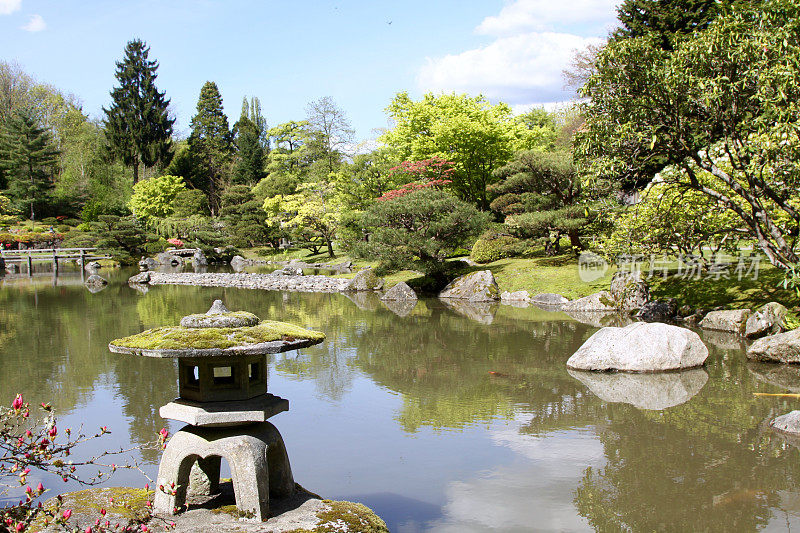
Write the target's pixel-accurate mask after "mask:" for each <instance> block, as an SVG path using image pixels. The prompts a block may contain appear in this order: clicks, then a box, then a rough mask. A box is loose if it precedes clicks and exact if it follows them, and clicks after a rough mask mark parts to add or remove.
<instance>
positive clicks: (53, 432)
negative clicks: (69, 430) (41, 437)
mask: <svg viewBox="0 0 800 533" xmlns="http://www.w3.org/2000/svg"><path fill="white" fill-rule="evenodd" d="M47 434H48V435H50V438H51V439H52V438H53V437H55V436H56V435H58V428H57V427H56V426H53V427H51V428H50V431H48V432H47Z"/></svg>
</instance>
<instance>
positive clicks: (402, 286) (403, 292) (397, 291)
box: [381, 281, 417, 301]
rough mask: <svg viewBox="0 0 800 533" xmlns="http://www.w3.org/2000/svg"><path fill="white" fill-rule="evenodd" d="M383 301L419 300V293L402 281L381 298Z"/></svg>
mask: <svg viewBox="0 0 800 533" xmlns="http://www.w3.org/2000/svg"><path fill="white" fill-rule="evenodd" d="M381 300H383V301H387V300H397V301H405V300H414V301H416V300H417V293H415V292H414V289H412V288H411V287H409V286H408V285H407V284H406V283H405V282H404V281H401V282H400V283H398V284H397V285H395V286H394V287H392V288H391V289H389V290H388V291H386V294H384V295H383V296H381Z"/></svg>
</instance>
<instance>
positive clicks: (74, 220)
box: [61, 218, 81, 227]
mask: <svg viewBox="0 0 800 533" xmlns="http://www.w3.org/2000/svg"><path fill="white" fill-rule="evenodd" d="M61 223H62V224H66V225H67V226H72V227H75V226H77V225H78V224H80V223H81V221H80V220H78V219H77V218H68V219H66V220H63V221H62V222H61Z"/></svg>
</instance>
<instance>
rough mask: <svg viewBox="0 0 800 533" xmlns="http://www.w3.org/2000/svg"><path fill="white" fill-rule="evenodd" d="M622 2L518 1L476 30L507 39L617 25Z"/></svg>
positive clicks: (488, 19)
mask: <svg viewBox="0 0 800 533" xmlns="http://www.w3.org/2000/svg"><path fill="white" fill-rule="evenodd" d="M618 3H619V0H571V1H570V2H554V1H553V0H515V1H513V2H511V3H508V4H507V5H506V6H505V7H504V8H503V9H502V10H500V13H499V14H498V15H497V16H493V17H486V18H485V19H483V22H481V23H480V25H479V26H478V27H477V28H476V29H475V31H476V33H479V34H482V35H497V36H507V35H514V34H516V33H519V32H521V31H524V32H529V31H537V32H538V31H544V30H547V29H550V28H553V27H554V26H563V25H570V24H582V23H591V24H592V26H594V27H598V26H600V27H602V26H605V25H608V24H612V23H613V22H614V19H615V17H616V10H615V9H614V8H615V7H616V5H617V4H618Z"/></svg>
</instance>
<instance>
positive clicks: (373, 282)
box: [344, 268, 383, 291]
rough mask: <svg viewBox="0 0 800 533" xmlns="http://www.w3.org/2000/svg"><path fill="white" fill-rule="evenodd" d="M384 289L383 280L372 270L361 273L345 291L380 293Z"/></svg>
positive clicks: (351, 281) (367, 269) (350, 282)
mask: <svg viewBox="0 0 800 533" xmlns="http://www.w3.org/2000/svg"><path fill="white" fill-rule="evenodd" d="M382 288H383V280H382V279H381V278H379V277H378V276H376V275H375V272H373V271H372V269H371V268H365V269H364V270H361V271H359V273H358V274H356V275H355V277H354V278H353V279H351V280H350V281H349V282H348V283H347V285H346V286H345V288H344V290H346V291H379V290H381V289H382Z"/></svg>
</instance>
